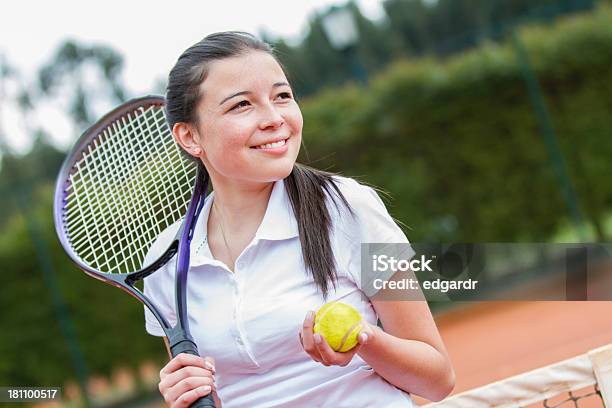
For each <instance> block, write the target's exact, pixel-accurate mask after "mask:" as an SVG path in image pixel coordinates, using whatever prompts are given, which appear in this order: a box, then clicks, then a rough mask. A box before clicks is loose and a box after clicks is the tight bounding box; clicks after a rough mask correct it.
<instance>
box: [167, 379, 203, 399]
mask: <svg viewBox="0 0 612 408" xmlns="http://www.w3.org/2000/svg"><path fill="white" fill-rule="evenodd" d="M214 384H215V383H214V380H213V379H212V378H211V377H187V378H185V379H183V380H181V381H179V382H178V383H177V384H176V385H175V386H173V387H171V388H169V389H168V391H167V393H166V394H165V395H164V400H166V402H172V401H179V400H181V398H183V397H185V396H186V395H187V396H189V395H190V394H189V393H191V392H192V391H194V390H198V389H204V388H205V387H209V388H210V389H209V390H208V391H209V392H210V391H211V390H213V389H214V388H215V385H214Z"/></svg>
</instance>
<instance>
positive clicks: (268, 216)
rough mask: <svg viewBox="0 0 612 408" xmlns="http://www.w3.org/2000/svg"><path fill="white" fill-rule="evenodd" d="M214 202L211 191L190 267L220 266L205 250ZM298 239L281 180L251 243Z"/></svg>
mask: <svg viewBox="0 0 612 408" xmlns="http://www.w3.org/2000/svg"><path fill="white" fill-rule="evenodd" d="M213 199H214V191H213V192H211V193H210V194H209V195H208V197H206V201H205V202H204V207H203V208H202V211H201V212H200V216H199V217H198V220H197V221H196V228H195V231H194V234H193V239H192V241H191V259H192V262H191V264H192V265H201V264H204V263H216V262H219V261H216V260H214V259H212V258H211V257H210V252H208V251H207V250H205V249H206V248H205V246H206V240H207V231H208V216H209V214H210V209H211V207H212V202H213ZM297 236H299V230H298V225H297V220H296V219H295V215H294V213H293V209H292V207H291V201H290V200H289V196H288V195H287V192H286V191H285V182H284V180H278V181H276V182H274V187H272V193H271V194H270V199H269V200H268V206H267V208H266V212H265V214H264V217H263V220H262V221H261V224H260V225H259V228H258V229H257V232H256V233H255V238H254V239H253V240H254V241H257V240H270V241H278V240H284V239H290V238H294V237H297Z"/></svg>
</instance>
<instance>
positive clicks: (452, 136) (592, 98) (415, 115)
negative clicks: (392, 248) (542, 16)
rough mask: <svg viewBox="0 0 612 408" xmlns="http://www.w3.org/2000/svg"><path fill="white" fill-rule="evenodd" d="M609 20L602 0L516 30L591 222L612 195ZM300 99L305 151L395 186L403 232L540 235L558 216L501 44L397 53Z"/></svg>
mask: <svg viewBox="0 0 612 408" xmlns="http://www.w3.org/2000/svg"><path fill="white" fill-rule="evenodd" d="M611 27H612V11H611V10H610V8H608V7H601V8H600V9H599V10H598V12H596V13H593V14H592V15H587V16H584V17H576V18H571V19H568V20H567V21H563V22H558V23H557V24H556V25H553V26H549V27H531V28H529V29H526V30H524V31H523V32H522V33H521V36H522V38H523V40H524V42H525V43H526V45H527V48H528V51H529V55H530V57H531V58H532V59H533V64H534V68H535V71H536V73H537V75H538V76H539V79H540V81H541V84H542V87H543V90H544V92H545V97H546V100H547V103H548V105H549V109H550V111H551V115H552V121H553V125H554V126H555V128H556V131H557V136H558V138H559V140H560V144H561V148H562V150H563V152H564V155H565V157H566V160H567V164H568V167H569V170H570V176H571V179H572V181H573V183H574V185H575V188H576V191H577V194H578V196H579V197H580V199H581V200H582V201H581V204H582V206H583V208H582V210H583V212H584V213H585V215H586V216H587V218H588V220H589V221H590V222H591V223H592V224H594V225H595V226H596V229H597V225H598V224H600V223H601V219H602V217H603V216H604V214H605V212H606V211H609V209H610V202H611V200H612V191H611V190H612V189H611V188H610V187H609V182H608V181H607V180H608V178H609V165H608V159H609V157H610V154H612V141H611V139H610V138H609V134H610V131H611V130H612V118H611V117H610V115H609V112H610V106H612V105H611V104H612V99H611V96H610V95H612V93H610V88H611V87H612V74H611V73H610V70H609V69H607V68H606V67H609V66H610V65H611V64H612V29H611ZM302 108H303V113H304V117H305V120H304V123H305V131H304V138H305V142H306V146H307V147H308V153H309V157H304V160H311V161H313V162H314V163H315V164H316V165H317V166H320V167H323V168H330V167H331V168H333V169H335V170H340V171H342V172H344V173H347V174H350V175H360V176H361V175H367V180H368V181H370V182H372V183H374V184H377V185H380V186H383V187H385V188H387V189H389V190H391V191H393V193H394V195H395V199H396V200H395V205H396V206H397V207H396V208H392V211H393V214H394V215H395V216H396V217H397V218H399V219H401V220H402V221H404V222H405V223H406V224H408V225H409V226H411V227H412V230H411V231H409V234H408V235H409V237H410V238H411V239H412V240H416V241H420V240H426V239H449V240H460V241H461V240H463V241H496V240H499V241H514V240H521V239H529V240H536V241H537V240H548V239H550V237H551V236H552V235H553V234H554V233H555V231H556V230H557V229H558V228H559V225H560V224H561V223H562V222H563V221H564V220H565V218H566V214H567V210H566V208H565V204H564V201H563V198H562V196H561V193H560V188H559V186H558V182H557V179H556V178H555V174H554V173H553V168H552V165H551V163H550V160H549V157H548V152H547V150H546V148H545V145H544V141H543V138H542V136H541V134H540V130H539V127H538V124H537V118H536V116H535V113H534V111H533V108H532V106H531V103H530V100H529V96H528V93H527V89H526V86H525V83H524V80H523V78H522V76H521V69H520V66H519V65H518V60H517V57H516V50H515V49H514V48H513V46H512V43H510V42H507V43H503V44H501V45H494V44H487V45H485V46H483V47H480V48H478V49H476V50H474V51H470V52H468V53H466V54H463V55H461V56H458V57H455V58H451V59H447V60H434V59H431V58H427V59H421V60H412V61H401V62H398V63H396V64H394V65H393V66H391V67H390V68H389V69H388V70H387V71H386V72H384V73H383V74H381V75H379V76H378V77H376V78H375V79H374V80H373V81H372V83H371V85H370V86H369V87H368V88H359V87H355V86H347V87H345V88H341V89H336V90H329V91H326V92H325V93H323V94H321V95H318V96H317V97H316V98H312V99H309V100H307V101H305V102H304V103H303V104H302ZM598 232H599V235H598V237H599V238H600V239H603V238H604V232H603V230H602V229H600V230H599V231H598Z"/></svg>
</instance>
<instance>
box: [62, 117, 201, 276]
mask: <svg viewBox="0 0 612 408" xmlns="http://www.w3.org/2000/svg"><path fill="white" fill-rule="evenodd" d="M195 174H196V166H195V165H194V164H193V163H191V162H189V161H188V160H186V159H185V158H183V157H182V156H181V152H180V147H179V146H178V145H177V144H176V142H175V141H174V138H173V136H172V134H171V132H170V130H169V129H168V126H167V124H166V120H165V116H164V112H163V107H161V106H150V107H146V108H144V107H140V108H138V109H136V110H134V111H132V112H129V113H127V114H125V115H124V116H123V117H121V118H119V119H117V120H115V122H113V123H112V124H111V125H110V126H108V127H107V128H105V129H104V130H103V131H102V132H101V133H100V134H99V136H98V137H97V138H95V139H94V140H93V141H92V142H91V143H90V144H89V146H87V148H86V149H85V151H84V152H83V157H82V158H81V159H80V160H78V161H77V162H76V163H75V165H74V168H73V170H72V173H71V175H70V180H69V181H70V182H69V183H68V187H67V188H66V191H65V204H64V209H63V210H64V211H63V216H64V223H65V226H66V235H67V237H68V240H69V242H70V244H71V246H72V248H73V250H74V251H75V253H76V254H77V255H78V256H79V257H80V258H81V260H82V261H83V262H84V263H85V264H86V265H88V266H90V267H92V268H94V269H96V270H98V271H100V272H107V273H125V272H132V271H136V270H138V269H140V268H141V267H143V266H144V265H143V261H144V259H145V256H146V253H147V251H148V249H149V248H150V246H151V244H152V243H153V242H154V241H155V239H156V238H157V237H158V236H159V234H160V233H161V232H162V231H163V230H165V229H166V228H167V227H168V226H170V225H172V224H174V223H175V222H177V221H178V220H180V219H181V218H182V217H183V216H184V214H185V212H186V210H187V206H188V204H189V199H190V198H191V193H192V190H193V184H194V179H195Z"/></svg>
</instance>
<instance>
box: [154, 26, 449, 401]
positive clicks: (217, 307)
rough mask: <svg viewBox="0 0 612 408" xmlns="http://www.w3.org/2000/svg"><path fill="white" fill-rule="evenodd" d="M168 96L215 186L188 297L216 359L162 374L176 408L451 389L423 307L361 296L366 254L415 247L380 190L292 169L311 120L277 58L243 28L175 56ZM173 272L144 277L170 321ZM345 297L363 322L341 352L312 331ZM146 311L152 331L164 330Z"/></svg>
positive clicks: (196, 242) (177, 123)
mask: <svg viewBox="0 0 612 408" xmlns="http://www.w3.org/2000/svg"><path fill="white" fill-rule="evenodd" d="M166 98H167V119H168V122H169V125H170V127H171V129H172V132H173V134H174V136H175V138H176V141H177V142H178V143H179V144H180V146H181V147H182V149H183V150H184V152H185V153H186V154H187V155H189V157H190V158H192V159H193V160H196V161H197V162H198V164H199V165H200V166H204V167H205V169H206V171H207V172H208V174H209V175H210V179H211V183H212V185H213V188H214V192H212V193H211V194H210V195H209V196H208V197H207V200H206V203H205V206H204V208H203V210H202V212H201V215H200V218H199V220H198V222H197V232H196V234H195V235H194V238H193V241H192V257H191V265H190V272H189V288H188V293H187V299H188V302H189V304H188V307H187V309H188V311H189V319H190V327H191V329H192V334H193V337H194V339H195V341H196V343H197V345H198V348H199V351H200V353H201V354H202V355H204V356H205V357H204V358H200V357H196V356H191V355H186V354H181V355H179V356H177V357H175V358H173V359H172V360H171V361H170V362H169V363H168V364H167V365H166V366H165V367H164V368H163V369H162V370H161V372H160V377H161V381H160V383H159V390H160V392H161V393H162V395H163V397H164V399H165V401H166V402H167V404H168V405H169V406H171V407H187V406H189V405H190V404H191V403H192V402H193V401H195V400H196V399H197V398H199V397H201V396H204V395H207V394H208V393H210V392H213V393H214V396H215V398H216V400H217V406H223V407H224V408H228V407H249V408H252V407H334V408H335V407H371V406H377V407H378V406H379V407H411V406H414V405H413V403H412V400H411V398H410V395H409V394H410V393H414V394H417V395H421V396H423V397H425V398H427V399H429V400H434V401H438V400H441V399H443V398H444V397H445V396H446V395H448V394H449V393H450V391H451V390H452V388H453V386H454V372H453V369H452V367H451V364H450V361H449V358H448V356H447V353H446V350H445V348H444V345H443V343H442V340H441V339H440V336H439V333H438V330H437V328H436V326H435V323H434V321H433V318H432V315H431V313H430V311H429V308H428V306H427V303H426V302H425V301H424V300H421V301H383V300H374V299H372V298H368V297H367V296H366V295H365V294H364V290H363V289H364V287H363V285H362V282H361V275H360V255H361V253H360V244H361V243H362V242H401V243H405V244H406V245H409V244H408V240H407V239H406V237H405V236H404V234H403V233H402V231H401V230H400V229H399V228H398V226H397V225H396V224H395V223H394V222H393V220H392V218H391V217H390V216H389V214H388V212H387V210H386V209H385V207H384V205H383V203H382V201H381V200H380V198H379V197H378V195H377V194H376V193H375V192H374V190H373V189H371V188H370V187H366V186H364V185H362V184H359V183H357V182H356V181H354V180H352V179H349V178H344V177H340V176H335V175H331V174H329V173H325V172H321V171H318V170H315V169H311V168H308V167H306V166H303V165H299V164H297V163H296V158H297V156H298V152H299V149H300V144H301V138H302V115H301V112H300V109H299V106H298V105H297V103H296V101H295V99H294V96H293V92H292V89H291V86H290V84H289V81H288V80H287V76H286V75H285V72H284V70H283V68H282V67H281V65H280V64H279V62H278V61H277V60H276V58H275V57H274V55H273V54H272V51H271V48H270V47H269V46H268V45H267V44H265V43H263V42H261V41H260V40H258V39H256V38H255V37H253V36H251V35H249V34H246V33H241V32H224V33H217V34H213V35H210V36H208V37H206V38H205V39H203V40H202V41H200V42H199V43H197V44H195V45H194V46H192V47H191V48H189V49H188V50H186V51H185V52H184V53H183V54H182V55H181V56H180V58H179V59H178V61H177V63H176V65H175V66H174V68H173V69H172V71H171V72H170V75H169V82H168V89H167V95H166ZM330 137H333V135H330ZM176 228H178V224H177V225H175V226H173V227H171V228H169V229H168V230H166V231H165V232H163V233H162V234H161V235H160V237H158V239H157V240H156V242H155V243H154V245H153V247H152V248H151V251H150V254H149V256H151V257H152V258H156V256H157V255H158V253H159V252H160V251H163V250H164V249H165V248H166V246H167V244H168V242H169V240H170V239H171V238H172V237H173V236H174V234H175V232H176ZM173 273H174V264H173V262H169V263H168V264H167V266H166V267H165V268H164V269H162V270H160V271H159V272H158V273H155V274H153V275H151V276H150V277H148V278H147V279H146V280H145V292H146V293H147V294H148V295H149V296H151V297H152V298H153V299H154V300H156V301H157V303H158V304H162V305H165V306H166V309H165V314H166V316H167V317H168V319H169V320H170V321H171V322H172V320H173V317H174V316H173V308H174V293H173V284H172V282H173V281H174V279H173V276H172V274H173ZM340 298H341V299H342V301H343V302H345V303H349V304H352V305H353V306H354V307H355V308H357V309H358V310H359V311H360V313H361V314H362V316H363V317H364V320H365V323H364V329H363V331H362V332H361V333H360V335H359V345H358V346H357V347H356V348H354V349H353V350H351V351H349V352H345V353H339V352H335V351H333V350H332V349H331V348H330V346H329V345H328V344H327V342H326V341H325V339H324V338H322V337H321V336H320V335H319V334H313V315H314V311H315V310H317V309H318V308H319V307H321V306H322V305H323V304H324V303H326V302H328V301H333V300H336V299H340ZM145 316H146V328H147V331H148V332H149V333H151V334H153V335H157V336H163V332H162V330H161V329H160V327H159V326H158V324H157V322H156V320H155V319H154V318H153V317H152V316H151V315H150V313H149V312H148V310H147V311H146V315H145ZM377 319H380V321H381V323H382V326H383V327H384V331H383V330H381V329H379V328H378V327H377V325H376V323H377Z"/></svg>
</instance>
